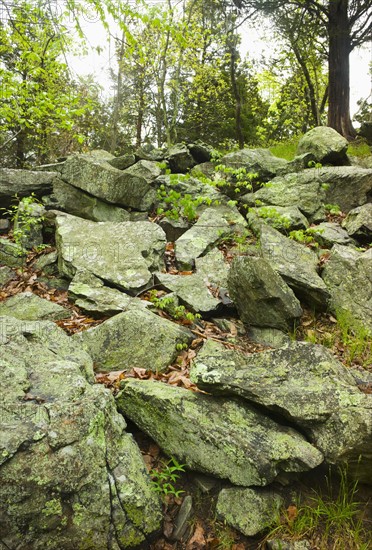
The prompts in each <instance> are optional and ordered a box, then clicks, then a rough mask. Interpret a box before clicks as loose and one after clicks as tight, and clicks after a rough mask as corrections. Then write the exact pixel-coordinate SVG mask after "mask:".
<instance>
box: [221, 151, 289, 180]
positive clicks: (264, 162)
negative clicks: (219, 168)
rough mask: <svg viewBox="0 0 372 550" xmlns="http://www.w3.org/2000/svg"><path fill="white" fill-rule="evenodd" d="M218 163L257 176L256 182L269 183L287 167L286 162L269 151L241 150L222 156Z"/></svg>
mask: <svg viewBox="0 0 372 550" xmlns="http://www.w3.org/2000/svg"><path fill="white" fill-rule="evenodd" d="M220 163H221V164H224V165H226V166H229V167H231V168H245V169H246V170H247V171H248V172H249V173H255V174H257V176H256V179H257V180H258V181H269V180H270V179H271V178H273V177H275V176H276V174H277V172H278V171H279V170H282V169H283V168H284V167H285V166H286V165H287V161H286V160H284V159H281V158H278V157H275V156H274V155H273V154H272V153H271V151H269V149H241V150H240V151H234V152H233V153H228V154H227V155H225V156H223V157H222V158H221V161H220Z"/></svg>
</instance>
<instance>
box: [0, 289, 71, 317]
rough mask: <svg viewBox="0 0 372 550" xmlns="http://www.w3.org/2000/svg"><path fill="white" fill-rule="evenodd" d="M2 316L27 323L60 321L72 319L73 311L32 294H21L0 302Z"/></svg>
mask: <svg viewBox="0 0 372 550" xmlns="http://www.w3.org/2000/svg"><path fill="white" fill-rule="evenodd" d="M2 315H10V316H12V317H16V318H17V319H25V320H27V321H59V320H61V319H67V318H68V317H71V311H69V310H68V309H66V308H64V307H62V306H60V305H59V304H56V303H55V302H51V301H49V300H45V299H44V298H40V296H36V294H33V293H32V292H21V293H19V294H16V295H15V296H12V297H11V298H8V299H7V300H5V301H4V302H0V316H2Z"/></svg>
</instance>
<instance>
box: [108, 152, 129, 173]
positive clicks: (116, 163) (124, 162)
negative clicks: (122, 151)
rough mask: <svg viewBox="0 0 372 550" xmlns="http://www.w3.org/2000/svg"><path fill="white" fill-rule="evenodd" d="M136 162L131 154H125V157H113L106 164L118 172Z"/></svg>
mask: <svg viewBox="0 0 372 550" xmlns="http://www.w3.org/2000/svg"><path fill="white" fill-rule="evenodd" d="M135 162H136V157H135V156H134V155H133V154H132V153H127V154H126V155H121V156H120V157H115V158H113V159H111V160H109V161H108V163H109V164H110V165H111V166H113V167H114V168H117V169H118V170H125V169H126V168H129V166H132V164H134V163H135Z"/></svg>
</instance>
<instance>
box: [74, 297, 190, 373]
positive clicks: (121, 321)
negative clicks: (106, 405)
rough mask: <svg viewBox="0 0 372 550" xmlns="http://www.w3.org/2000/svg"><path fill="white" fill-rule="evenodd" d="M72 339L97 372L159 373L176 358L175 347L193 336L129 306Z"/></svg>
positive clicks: (136, 307) (188, 342) (182, 329)
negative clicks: (84, 352) (135, 370)
mask: <svg viewBox="0 0 372 550" xmlns="http://www.w3.org/2000/svg"><path fill="white" fill-rule="evenodd" d="M72 338H73V339H74V340H75V341H76V342H79V343H80V344H81V345H82V347H83V349H85V350H86V351H87V352H88V353H89V354H90V356H91V357H92V358H93V361H94V363H95V365H96V368H97V370H98V371H100V372H110V371H117V370H130V369H132V368H133V367H137V368H140V369H146V370H149V371H152V372H161V371H163V370H164V369H166V368H167V367H168V366H169V365H171V364H172V363H173V361H174V360H175V359H176V357H177V355H178V354H179V351H178V349H177V345H178V344H180V345H182V344H190V343H191V341H192V339H193V335H192V333H191V332H189V331H188V330H187V329H185V328H184V327H181V326H180V325H177V324H175V323H172V322H171V321H168V320H167V319H163V318H162V317H159V316H158V315H155V313H152V312H151V311H147V310H146V309H145V308H144V307H143V306H141V307H138V306H137V305H136V304H133V305H132V306H131V307H128V309H127V311H124V312H123V313H119V314H118V315H115V316H114V317H111V318H110V319H107V320H106V321H104V322H103V323H102V324H101V325H98V326H96V327H94V328H91V329H88V330H85V331H84V332H79V333H77V334H74V335H73V336H72Z"/></svg>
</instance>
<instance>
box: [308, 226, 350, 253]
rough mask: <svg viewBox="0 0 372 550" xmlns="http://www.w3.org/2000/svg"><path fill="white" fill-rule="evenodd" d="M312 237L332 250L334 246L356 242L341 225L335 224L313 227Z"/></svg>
mask: <svg viewBox="0 0 372 550" xmlns="http://www.w3.org/2000/svg"><path fill="white" fill-rule="evenodd" d="M311 235H312V236H313V237H314V239H315V240H316V241H317V242H318V243H319V244H320V245H321V246H326V247H328V248H331V247H332V246H333V245H334V244H342V245H348V244H353V243H354V241H353V239H352V238H351V237H349V235H348V233H347V231H345V229H342V227H341V225H340V224H338V223H334V222H322V223H319V224H318V225H313V226H312V227H311Z"/></svg>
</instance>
